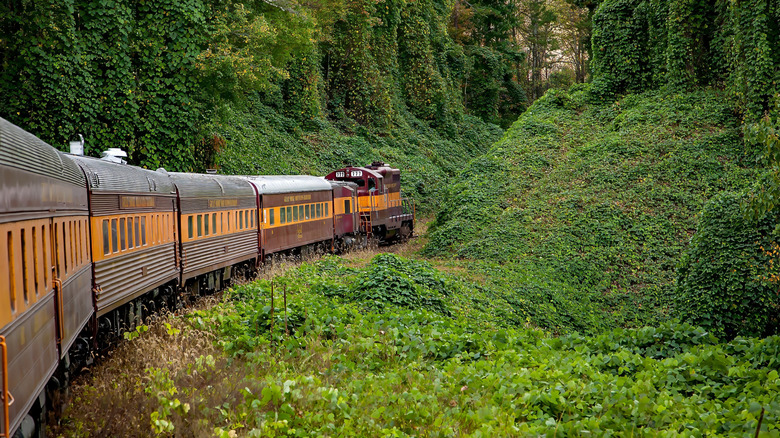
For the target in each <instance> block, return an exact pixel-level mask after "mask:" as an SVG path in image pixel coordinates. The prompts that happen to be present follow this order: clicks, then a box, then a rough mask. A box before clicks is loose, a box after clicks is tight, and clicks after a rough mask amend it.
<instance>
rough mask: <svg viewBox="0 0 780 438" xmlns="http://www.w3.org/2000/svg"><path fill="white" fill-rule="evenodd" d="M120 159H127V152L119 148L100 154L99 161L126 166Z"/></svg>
mask: <svg viewBox="0 0 780 438" xmlns="http://www.w3.org/2000/svg"><path fill="white" fill-rule="evenodd" d="M122 158H127V152H125V151H123V150H122V149H119V148H108V150H105V151H103V153H102V154H100V159H101V160H106V161H110V162H112V163H119V164H127V161H125V160H123V159H122Z"/></svg>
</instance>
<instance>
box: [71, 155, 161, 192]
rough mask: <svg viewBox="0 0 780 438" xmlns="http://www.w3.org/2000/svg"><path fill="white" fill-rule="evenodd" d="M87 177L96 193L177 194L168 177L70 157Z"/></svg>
mask: <svg viewBox="0 0 780 438" xmlns="http://www.w3.org/2000/svg"><path fill="white" fill-rule="evenodd" d="M68 157H70V158H72V159H73V160H74V161H75V162H76V163H78V165H79V166H81V168H82V169H84V173H85V174H86V175H87V182H88V183H89V188H90V190H92V191H94V192H124V193H157V194H160V195H171V194H175V193H176V192H175V190H174V187H173V183H172V182H171V179H170V178H168V176H166V175H163V174H160V173H158V172H154V171H151V170H147V169H143V168H141V167H137V166H131V165H129V164H120V163H113V162H111V161H106V160H101V159H100V158H94V157H86V156H81V155H68Z"/></svg>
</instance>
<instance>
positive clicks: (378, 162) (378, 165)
mask: <svg viewBox="0 0 780 438" xmlns="http://www.w3.org/2000/svg"><path fill="white" fill-rule="evenodd" d="M371 167H385V162H384V161H374V162H373V163H371Z"/></svg>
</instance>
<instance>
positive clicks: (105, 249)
mask: <svg viewBox="0 0 780 438" xmlns="http://www.w3.org/2000/svg"><path fill="white" fill-rule="evenodd" d="M110 252H111V248H110V246H109V238H108V219H103V254H104V255H108V253H110Z"/></svg>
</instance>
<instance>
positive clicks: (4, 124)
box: [0, 117, 85, 187]
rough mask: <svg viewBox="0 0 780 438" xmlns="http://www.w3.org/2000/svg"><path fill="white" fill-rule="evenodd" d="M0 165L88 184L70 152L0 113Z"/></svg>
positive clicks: (82, 184) (61, 179) (79, 183)
mask: <svg viewBox="0 0 780 438" xmlns="http://www.w3.org/2000/svg"><path fill="white" fill-rule="evenodd" d="M0 166H7V167H13V168H16V169H20V170H24V171H27V172H30V173H34V174H38V175H43V176H48V177H51V178H54V179H56V180H59V181H65V182H69V183H72V184H77V185H80V186H82V187H84V186H85V184H84V183H85V181H84V173H83V172H81V170H80V169H79V167H78V166H77V165H76V163H74V162H73V161H71V160H70V159H69V158H68V156H66V155H65V154H63V153H62V152H60V151H58V150H57V149H54V148H53V147H52V146H50V145H48V144H47V143H46V142H44V141H43V140H41V139H39V138H38V137H36V136H34V135H33V134H30V133H29V132H27V131H25V130H24V129H22V128H20V127H18V126H16V125H14V124H13V123H11V122H9V121H8V120H5V119H3V118H2V117H0Z"/></svg>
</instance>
